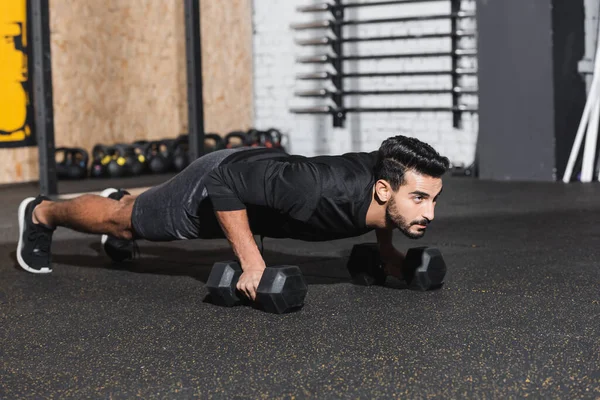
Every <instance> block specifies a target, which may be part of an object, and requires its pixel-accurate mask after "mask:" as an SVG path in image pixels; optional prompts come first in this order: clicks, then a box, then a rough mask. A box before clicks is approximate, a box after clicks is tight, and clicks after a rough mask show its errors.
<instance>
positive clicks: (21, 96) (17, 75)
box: [0, 0, 35, 147]
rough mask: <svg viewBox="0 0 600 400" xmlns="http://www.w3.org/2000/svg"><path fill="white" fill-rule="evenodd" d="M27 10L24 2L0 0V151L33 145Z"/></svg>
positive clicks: (21, 0) (20, 0) (22, 0)
mask: <svg viewBox="0 0 600 400" xmlns="http://www.w3.org/2000/svg"><path fill="white" fill-rule="evenodd" d="M26 10H27V9H26V0H0V147H19V146H31V145H35V137H34V136H33V135H32V134H31V132H32V129H31V125H32V107H31V103H30V96H29V75H28V62H27V60H28V58H27V51H28V47H27V12H26Z"/></svg>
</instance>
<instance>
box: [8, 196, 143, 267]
mask: <svg viewBox="0 0 600 400" xmlns="http://www.w3.org/2000/svg"><path fill="white" fill-rule="evenodd" d="M134 202H135V198H134V197H133V196H124V197H123V198H122V199H121V201H115V200H113V199H110V198H106V197H102V196H96V195H90V194H88V195H83V196H80V197H77V198H75V199H72V200H67V201H60V202H54V201H50V200H49V199H48V198H46V197H43V196H38V197H36V198H33V197H30V198H27V199H25V200H23V201H22V202H21V205H20V206H19V243H18V245H17V260H18V262H19V265H20V266H21V268H23V269H24V270H26V271H28V272H32V273H49V272H52V254H51V251H50V247H51V244H52V235H53V233H54V230H55V229H56V228H57V227H59V226H64V227H67V228H71V229H73V230H76V231H79V232H84V233H100V234H109V235H111V236H114V237H117V238H121V239H124V240H131V239H132V238H133V237H134V234H133V230H132V222H131V216H132V209H133V204H134Z"/></svg>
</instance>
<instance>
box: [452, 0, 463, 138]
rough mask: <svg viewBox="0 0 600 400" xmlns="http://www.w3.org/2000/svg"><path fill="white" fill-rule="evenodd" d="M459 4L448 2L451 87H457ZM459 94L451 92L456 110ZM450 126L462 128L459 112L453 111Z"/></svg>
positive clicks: (458, 103)
mask: <svg viewBox="0 0 600 400" xmlns="http://www.w3.org/2000/svg"><path fill="white" fill-rule="evenodd" d="M460 2H461V0H450V8H451V11H450V13H451V15H452V19H451V24H452V28H451V29H452V31H451V32H452V39H451V40H452V87H459V74H458V42H459V40H460V38H459V37H458V35H457V32H458V30H459V26H458V24H459V21H460V19H459V18H457V17H456V15H458V12H459V11H460V9H461V7H460ZM460 97H461V96H460V93H459V92H456V91H454V92H452V107H455V109H458V106H459V105H460ZM452 126H454V127H455V128H457V129H460V128H462V113H461V111H454V112H453V113H452Z"/></svg>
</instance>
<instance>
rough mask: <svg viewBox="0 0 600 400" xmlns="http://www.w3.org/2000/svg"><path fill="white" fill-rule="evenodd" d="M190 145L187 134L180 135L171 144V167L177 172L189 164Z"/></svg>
mask: <svg viewBox="0 0 600 400" xmlns="http://www.w3.org/2000/svg"><path fill="white" fill-rule="evenodd" d="M189 149H190V146H189V142H188V137H187V135H180V136H179V137H178V138H177V139H175V142H174V144H173V167H175V170H176V171H177V172H179V171H183V170H184V169H185V167H187V166H188V165H189V164H190V157H189V153H188V151H189Z"/></svg>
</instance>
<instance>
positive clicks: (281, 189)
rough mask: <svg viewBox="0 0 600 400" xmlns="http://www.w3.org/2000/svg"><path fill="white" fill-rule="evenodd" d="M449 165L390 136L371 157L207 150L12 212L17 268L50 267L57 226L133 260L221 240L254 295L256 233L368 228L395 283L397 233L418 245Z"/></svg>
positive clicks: (316, 233) (316, 235)
mask: <svg viewBox="0 0 600 400" xmlns="http://www.w3.org/2000/svg"><path fill="white" fill-rule="evenodd" d="M448 164H449V163H448V159H447V158H446V157H442V156H440V155H439V154H438V153H437V152H436V151H435V150H434V149H433V148H432V147H431V146H429V145H427V144H425V143H423V142H420V141H418V140H417V139H414V138H408V137H404V136H395V137H391V138H388V139H387V140H385V141H384V142H383V143H382V144H381V147H380V148H379V150H378V151H374V152H371V153H348V154H344V155H339V156H318V157H302V156H293V155H289V154H287V153H285V152H284V151H282V150H277V149H267V148H237V149H226V150H220V151H216V152H212V153H209V154H207V155H205V156H203V157H200V158H199V159H197V160H196V161H195V162H193V163H192V164H191V165H190V166H189V167H188V168H186V169H185V170H184V171H182V172H181V173H180V174H178V175H177V176H175V177H173V178H172V179H171V180H169V181H167V182H165V183H163V184H161V185H159V186H156V187H153V188H152V189H149V190H147V191H146V192H144V193H142V194H141V195H139V196H137V197H135V196H131V195H129V193H127V192H126V191H124V190H116V189H107V190H105V191H104V192H102V195H101V196H97V195H90V194H87V195H83V196H80V197H77V198H75V199H72V200H68V201H63V202H53V201H50V200H49V199H48V198H45V197H43V196H38V197H37V198H33V197H31V198H27V199H25V200H23V202H22V203H21V205H20V206H19V227H20V238H19V244H18V248H17V258H18V261H19V265H20V266H21V267H22V268H23V269H25V270H26V271H29V272H33V273H48V272H51V271H52V266H51V253H50V245H51V241H52V233H53V232H54V230H55V229H56V228H57V227H59V226H64V227H67V228H71V229H74V230H76V231H80V232H85V233H95V234H102V235H103V237H102V243H103V245H104V249H105V251H106V253H107V254H108V256H109V257H110V258H111V259H112V260H114V261H117V262H121V261H125V260H128V259H131V258H132V256H133V248H134V246H133V241H134V240H135V239H146V240H150V241H172V240H179V239H196V238H204V239H209V238H227V239H228V240H229V243H230V244H231V246H232V248H233V251H234V253H235V255H236V256H237V258H238V259H239V261H240V264H241V266H242V269H243V271H244V272H243V274H242V275H241V277H240V279H239V282H238V289H240V290H241V291H242V292H244V293H245V294H246V295H247V296H248V297H250V298H252V299H254V298H255V291H256V288H257V286H258V283H259V281H260V278H261V276H262V273H263V270H264V269H265V262H264V260H263V258H262V255H261V253H260V251H259V249H258V246H257V244H256V241H255V239H254V235H260V236H261V237H273V238H293V239H299V240H305V241H326V240H333V239H341V238H347V237H353V236H359V235H362V234H364V233H366V232H369V231H371V230H373V229H375V231H376V236H377V241H378V243H379V247H380V251H381V255H382V259H383V260H384V262H385V263H386V272H387V273H388V274H390V275H394V276H398V277H401V272H400V271H401V264H402V261H403V258H404V256H403V254H402V253H400V252H399V251H398V250H396V249H395V248H394V246H393V245H392V232H393V230H394V229H396V228H397V229H399V230H400V231H401V232H402V233H404V234H405V235H406V236H408V237H410V238H413V239H417V238H420V237H422V236H423V235H424V234H425V230H426V229H427V225H428V224H429V223H430V222H431V221H432V220H433V217H434V208H435V205H436V201H437V199H438V196H439V194H440V192H441V191H442V180H441V176H442V175H443V174H444V173H445V172H446V170H447V168H448Z"/></svg>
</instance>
